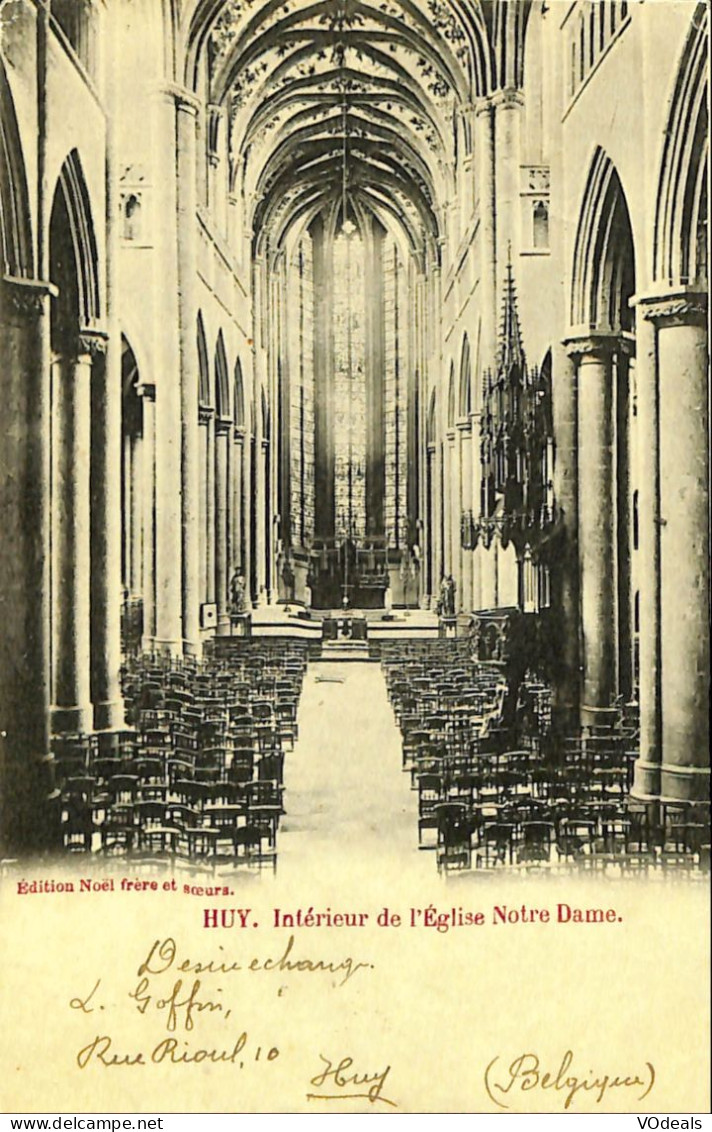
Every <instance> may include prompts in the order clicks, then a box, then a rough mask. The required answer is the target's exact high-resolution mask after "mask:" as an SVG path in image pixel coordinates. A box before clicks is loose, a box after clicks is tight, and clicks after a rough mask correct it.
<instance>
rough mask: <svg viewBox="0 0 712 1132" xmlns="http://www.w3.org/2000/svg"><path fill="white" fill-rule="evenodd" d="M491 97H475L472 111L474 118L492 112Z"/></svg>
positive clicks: (486, 95)
mask: <svg viewBox="0 0 712 1132" xmlns="http://www.w3.org/2000/svg"><path fill="white" fill-rule="evenodd" d="M492 106H493V103H492V98H491V96H490V95H488V94H485V95H482V97H481V98H478V99H476V101H475V103H474V111H475V117H476V118H483V117H485V116H489V115H490V114H491V113H492Z"/></svg>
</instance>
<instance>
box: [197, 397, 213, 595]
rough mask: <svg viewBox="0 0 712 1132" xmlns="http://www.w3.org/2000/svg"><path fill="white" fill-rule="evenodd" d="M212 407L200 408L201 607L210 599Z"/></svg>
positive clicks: (199, 515)
mask: <svg viewBox="0 0 712 1132" xmlns="http://www.w3.org/2000/svg"><path fill="white" fill-rule="evenodd" d="M212 411H213V410H212V409H210V408H208V406H207V405H201V406H200V408H199V410H198V420H199V430H198V454H199V458H200V459H199V481H198V483H199V489H200V490H199V500H198V533H199V554H198V578H199V590H198V598H199V603H198V605H199V608H200V605H202V604H203V603H204V602H206V601H207V600H208V536H207V529H208V460H209V459H210V429H209V427H208V426H209V424H210V417H211V414H212Z"/></svg>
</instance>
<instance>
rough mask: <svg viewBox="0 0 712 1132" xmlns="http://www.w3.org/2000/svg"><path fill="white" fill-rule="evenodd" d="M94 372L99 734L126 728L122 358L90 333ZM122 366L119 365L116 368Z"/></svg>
mask: <svg viewBox="0 0 712 1132" xmlns="http://www.w3.org/2000/svg"><path fill="white" fill-rule="evenodd" d="M79 348H80V351H81V352H83V353H86V354H87V355H88V356H90V357H91V359H92V368H91V374H92V376H91V382H92V391H91V401H92V405H91V408H92V413H91V478H90V482H91V696H92V702H93V704H94V728H95V730H97V731H104V730H116V729H117V728H120V727H122V726H123V723H124V711H123V700H122V696H121V689H120V686H119V669H120V667H121V353H120V346H117V344H116V343H111V344H110V343H109V342H108V341H107V337H106V335H103V334H98V333H96V332H89V331H85V332H83V333H82V335H81V337H80V347H79ZM117 363H118V365H117Z"/></svg>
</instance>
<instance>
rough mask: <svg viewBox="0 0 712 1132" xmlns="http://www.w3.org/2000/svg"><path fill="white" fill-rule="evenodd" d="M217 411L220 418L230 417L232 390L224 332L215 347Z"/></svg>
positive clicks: (220, 334)
mask: <svg viewBox="0 0 712 1132" xmlns="http://www.w3.org/2000/svg"><path fill="white" fill-rule="evenodd" d="M215 411H216V413H217V415H218V417H223V418H226V417H229V416H230V388H229V379H228V368H227V354H226V353H225V339H224V337H223V332H222V330H221V331H220V332H219V334H218V340H217V343H216V345H215Z"/></svg>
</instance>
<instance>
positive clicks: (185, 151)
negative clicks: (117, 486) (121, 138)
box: [174, 91, 201, 655]
mask: <svg viewBox="0 0 712 1132" xmlns="http://www.w3.org/2000/svg"><path fill="white" fill-rule="evenodd" d="M174 94H175V101H176V115H177V142H178V149H177V162H176V170H177V172H176V200H177V241H178V282H179V308H178V318H179V325H180V404H181V516H182V526H181V531H182V542H181V550H182V559H181V561H182V575H181V613H182V637H183V650H184V652H186V653H188V654H193V655H199V654H200V651H201V640H200V600H201V595H200V549H199V542H200V537H201V534H200V525H199V516H200V438H199V430H198V356H197V349H196V337H195V335H196V326H197V318H198V301H197V294H196V287H197V283H196V264H197V231H196V223H197V221H196V211H197V198H196V124H197V115H198V104H197V103H196V102H195V100H194V99H193V98H192V96H190V95H189V94H188V93H187V92H186V91H175V92H174Z"/></svg>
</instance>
